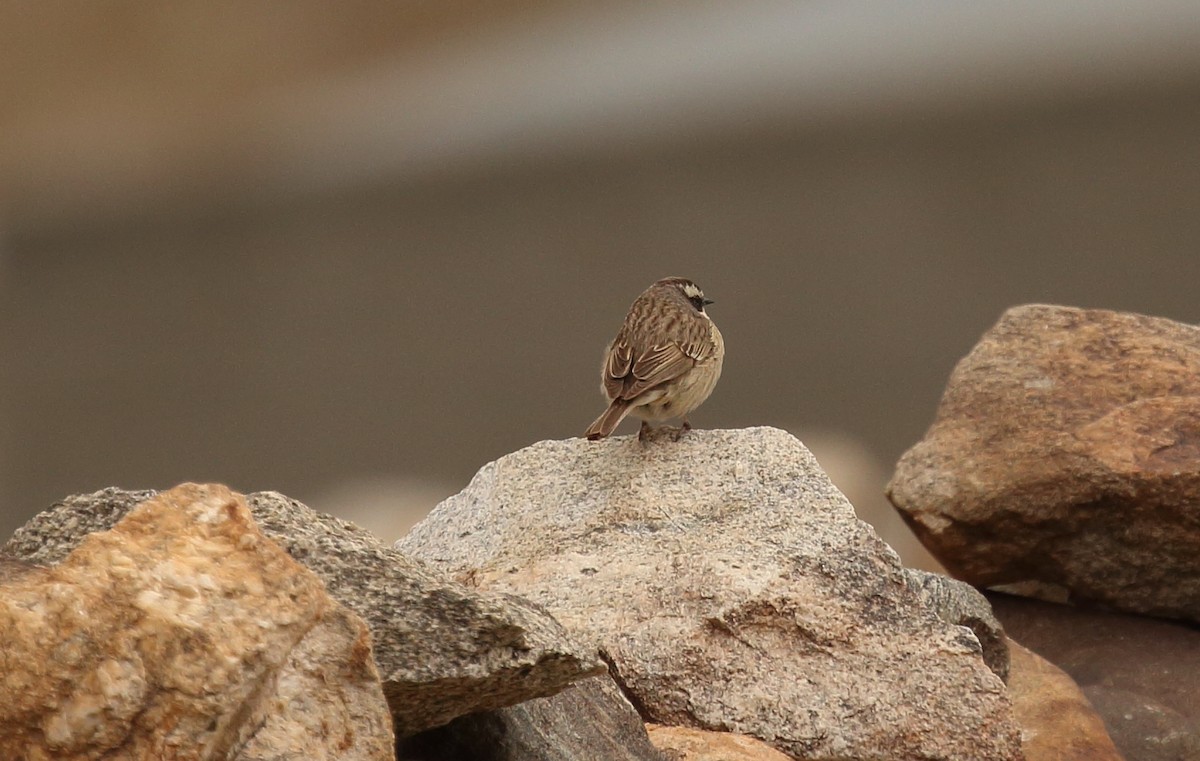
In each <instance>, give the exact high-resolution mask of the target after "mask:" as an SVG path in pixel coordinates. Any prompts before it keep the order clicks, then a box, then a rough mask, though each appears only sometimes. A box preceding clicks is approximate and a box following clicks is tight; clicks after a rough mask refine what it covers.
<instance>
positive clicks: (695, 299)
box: [688, 296, 712, 312]
mask: <svg viewBox="0 0 1200 761" xmlns="http://www.w3.org/2000/svg"><path fill="white" fill-rule="evenodd" d="M688 301H690V302H692V306H694V307H696V311H697V312H703V311H704V305H705V304H711V303H712V302H711V301H706V300H705V299H704V297H703V296H692V297H691V298H690V299H688Z"/></svg>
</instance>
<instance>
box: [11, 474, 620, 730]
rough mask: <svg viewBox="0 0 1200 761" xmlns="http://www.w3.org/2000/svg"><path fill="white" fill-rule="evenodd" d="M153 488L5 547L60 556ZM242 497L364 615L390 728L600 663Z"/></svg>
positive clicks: (507, 697)
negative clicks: (390, 713) (388, 709)
mask: <svg viewBox="0 0 1200 761" xmlns="http://www.w3.org/2000/svg"><path fill="white" fill-rule="evenodd" d="M153 496H154V492H153V491H126V490H123V489H116V488H109V489H103V490H101V491H98V492H95V493H93V494H79V495H75V496H73V497H69V498H67V499H65V500H63V501H62V502H60V503H58V504H56V505H54V506H53V507H51V508H50V509H48V510H45V511H43V512H41V513H39V514H38V515H37V516H35V517H34V518H32V519H31V520H30V521H29V522H28V523H26V524H25V525H24V526H22V527H21V528H20V529H18V530H17V532H16V533H15V534H14V535H13V537H12V538H11V539H10V540H9V541H8V543H7V544H5V545H4V547H3V552H5V553H7V554H9V555H12V556H15V557H20V558H22V559H23V560H26V561H32V562H35V563H42V564H48V563H54V562H57V561H59V560H61V559H62V558H63V557H65V556H66V555H67V554H68V553H69V552H71V551H72V550H73V549H74V548H75V547H77V546H78V545H79V543H80V542H81V541H83V540H84V538H85V537H86V536H88V535H89V534H91V533H94V532H97V531H104V530H106V529H108V528H110V527H112V525H113V524H115V523H116V522H117V521H118V520H120V519H121V517H122V516H124V515H126V514H127V513H129V512H130V511H131V510H134V509H135V507H136V505H138V504H139V503H141V502H142V501H144V500H146V499H150V498H151V497H153ZM246 502H247V504H248V505H249V508H250V514H251V516H252V517H253V519H254V521H256V522H257V524H258V526H260V527H261V529H262V531H263V533H264V534H265V535H266V536H267V537H269V538H270V539H271V540H273V541H274V542H277V543H278V544H279V545H280V547H282V548H283V549H284V550H285V551H286V552H287V553H288V554H289V555H291V557H292V558H293V559H295V560H296V561H298V562H299V563H301V564H303V565H304V567H306V568H308V569H309V570H311V571H312V572H313V573H315V574H316V575H317V577H318V578H320V579H321V580H322V581H324V582H325V586H326V589H328V591H329V594H330V595H331V596H332V597H333V598H334V599H335V600H337V601H338V602H340V603H342V604H343V605H345V606H346V607H347V608H349V609H350V610H352V611H353V612H355V613H357V614H358V615H360V616H362V618H363V619H364V620H365V621H366V622H367V625H368V627H370V630H371V639H372V652H373V657H374V660H375V663H376V665H377V666H378V668H379V671H380V673H381V676H382V679H383V690H384V695H386V696H387V699H388V703H389V704H390V706H391V709H392V720H393V722H394V727H395V730H396V734H397V735H400V736H406V735H409V734H414V733H416V732H420V731H422V730H424V729H429V728H431V727H436V726H440V725H442V724H445V723H446V722H448V721H450V720H451V719H453V718H455V717H457V716H462V715H464V714H468V713H473V712H478V711H486V710H491V709H495V708H502V707H504V706H510V705H513V704H516V703H520V702H522V701H525V700H530V699H533V698H536V697H542V696H546V695H553V694H554V693H556V692H558V691H559V690H562V689H563V688H565V687H567V686H568V685H570V684H571V683H572V682H574V681H576V680H578V679H581V678H584V677H588V676H592V675H595V674H598V673H602V672H603V671H604V665H603V663H601V662H600V660H599V659H598V658H597V657H596V654H595V650H594V649H588V648H581V647H579V646H578V644H576V643H575V642H573V641H572V640H571V639H570V637H568V636H567V634H566V632H565V631H564V630H563V627H562V626H560V625H559V624H558V622H557V621H555V620H554V619H553V618H552V617H551V616H549V615H548V614H547V613H546V612H545V611H543V610H541V609H539V608H537V607H536V606H534V605H531V604H530V603H528V602H527V601H525V600H521V599H519V598H516V597H513V596H511V595H504V594H496V593H492V592H485V591H482V590H479V589H475V588H473V587H471V586H468V585H464V584H460V583H456V582H455V581H454V580H452V579H450V578H448V577H446V576H445V575H443V574H441V573H438V572H437V571H435V570H434V569H432V568H430V567H429V566H428V565H426V564H425V563H422V562H420V561H418V560H414V559H413V558H410V557H406V556H405V555H403V554H401V553H399V552H396V551H395V550H393V549H392V548H390V547H385V546H383V545H382V543H381V542H380V541H379V540H378V539H377V538H376V537H374V536H373V535H371V534H370V533H369V532H367V531H364V530H363V529H361V528H359V527H358V526H355V525H354V524H352V523H348V522H346V521H342V520H338V519H337V518H334V517H332V516H329V515H325V514H323V513H319V512H317V511H315V510H312V509H310V508H309V507H307V506H306V505H304V504H301V503H300V502H298V501H296V500H294V499H290V498H288V497H287V496H285V495H283V494H279V493H278V492H257V493H254V494H249V495H247V496H246Z"/></svg>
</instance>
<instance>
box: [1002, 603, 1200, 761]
mask: <svg viewBox="0 0 1200 761" xmlns="http://www.w3.org/2000/svg"><path fill="white" fill-rule="evenodd" d="M988 599H989V600H990V601H991V603H992V607H993V608H994V610H995V611H996V616H997V617H998V618H999V619H1000V620H1001V621H1002V622H1003V623H1004V628H1005V630H1006V631H1008V633H1009V634H1010V635H1012V637H1013V638H1014V639H1016V640H1017V641H1018V642H1021V643H1023V644H1025V645H1026V646H1028V647H1029V648H1030V649H1031V650H1033V651H1034V652H1036V653H1038V654H1039V655H1041V656H1042V657H1043V658H1045V659H1046V660H1048V661H1050V662H1051V663H1053V664H1055V665H1056V666H1058V667H1059V668H1061V669H1062V670H1063V671H1065V672H1067V673H1068V674H1069V675H1070V676H1071V677H1072V678H1073V679H1074V680H1075V681H1076V682H1077V683H1078V684H1079V686H1080V688H1081V689H1082V690H1083V694H1084V695H1086V696H1087V699H1088V700H1089V701H1091V704H1092V706H1093V707H1094V708H1095V709H1096V712H1097V713H1099V714H1100V716H1101V718H1103V719H1104V723H1105V726H1107V727H1108V733H1109V735H1110V736H1111V737H1112V740H1113V742H1114V743H1115V744H1116V746H1117V748H1118V750H1120V752H1121V753H1122V754H1123V755H1124V757H1125V758H1126V759H1127V761H1200V631H1197V630H1196V628H1195V627H1194V626H1189V625H1186V624H1181V623H1177V622H1172V621H1163V620H1156V619H1151V618H1143V617H1140V616H1129V615H1122V614H1120V613H1104V612H1100V611H1093V610H1081V609H1079V608H1074V607H1071V606H1069V605H1055V604H1052V603H1046V602H1040V601H1038V600H1029V599H1025V598H1021V597H1012V596H1010V595H1004V594H997V593H989V594H988ZM1009 686H1010V687H1012V682H1011V680H1010V682H1009Z"/></svg>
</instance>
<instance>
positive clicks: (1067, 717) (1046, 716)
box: [1008, 641, 1124, 761]
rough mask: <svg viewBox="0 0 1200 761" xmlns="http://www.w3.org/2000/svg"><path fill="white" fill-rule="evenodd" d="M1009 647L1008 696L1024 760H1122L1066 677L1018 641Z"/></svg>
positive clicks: (1087, 704) (1101, 721)
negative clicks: (1018, 729)
mask: <svg viewBox="0 0 1200 761" xmlns="http://www.w3.org/2000/svg"><path fill="white" fill-rule="evenodd" d="M1009 648H1010V653H1011V656H1012V676H1011V677H1010V679H1009V682H1008V691H1009V694H1010V695H1011V696H1012V701H1013V712H1014V713H1015V714H1016V716H1017V723H1018V724H1020V725H1021V739H1022V743H1021V745H1022V748H1023V749H1024V751H1025V759H1026V761H1124V759H1123V757H1122V756H1121V754H1120V753H1118V752H1117V748H1116V746H1114V745H1113V742H1112V740H1111V739H1110V738H1109V736H1108V731H1107V730H1106V729H1105V728H1104V720H1103V719H1101V718H1100V716H1099V715H1098V714H1097V713H1096V711H1095V709H1093V708H1092V705H1091V704H1090V703H1089V702H1088V700H1087V698H1086V697H1084V694H1083V693H1082V692H1081V691H1080V689H1079V685H1077V684H1075V682H1074V680H1072V679H1071V677H1070V676H1068V675H1067V674H1066V673H1065V672H1064V671H1063V670H1062V669H1060V668H1058V667H1057V666H1055V665H1054V664H1052V663H1050V662H1049V661H1047V660H1046V659H1044V658H1042V657H1041V656H1039V655H1038V654H1037V653H1034V652H1032V651H1031V650H1029V649H1028V648H1025V647H1022V646H1021V645H1020V644H1019V643H1017V642H1012V641H1010V642H1009Z"/></svg>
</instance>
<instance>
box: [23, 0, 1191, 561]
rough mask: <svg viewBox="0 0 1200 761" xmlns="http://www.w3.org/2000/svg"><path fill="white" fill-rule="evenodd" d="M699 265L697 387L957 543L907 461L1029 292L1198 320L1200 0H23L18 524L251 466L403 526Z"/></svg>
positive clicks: (553, 430) (389, 532)
mask: <svg viewBox="0 0 1200 761" xmlns="http://www.w3.org/2000/svg"><path fill="white" fill-rule="evenodd" d="M669 274H680V275H687V276H690V277H692V278H694V279H696V280H697V281H699V282H700V283H701V284H702V286H703V287H704V288H705V290H706V292H707V293H708V294H709V296H710V297H711V298H713V299H715V300H716V302H717V303H716V304H715V305H714V306H713V307H712V309H711V313H712V315H713V316H714V318H715V319H716V321H717V322H718V324H719V325H720V326H721V329H722V331H723V333H724V335H725V337H726V342H727V345H728V356H727V361H726V370H725V374H724V376H723V378H722V381H721V384H720V386H719V387H718V389H717V391H716V393H715V394H714V396H713V397H712V399H711V400H710V401H709V402H708V403H707V404H706V405H705V406H704V407H703V408H702V409H701V410H700V411H699V412H697V413H696V414H695V415H694V416H693V423H694V424H695V425H697V426H699V427H736V426H750V425H774V426H779V427H783V428H786V429H788V430H790V431H792V432H793V433H795V434H796V435H797V436H799V437H800V438H801V439H803V440H804V441H805V442H806V443H808V444H809V446H810V447H811V448H812V449H813V450H814V452H815V453H816V454H817V457H818V459H820V460H821V461H822V463H823V464H825V466H826V467H827V469H828V470H829V471H830V473H831V474H832V476H833V478H834V480H835V482H836V483H838V485H839V486H841V487H842V488H843V490H844V491H846V492H847V494H848V495H849V496H850V497H851V499H852V500H853V501H854V502H855V504H856V506H857V507H858V508H859V510H860V513H861V514H862V515H863V516H864V518H866V519H867V520H870V521H871V522H872V523H874V524H875V525H876V526H877V527H878V528H879V529H880V531H881V532H882V533H883V534H884V536H885V538H887V539H888V540H889V541H891V542H892V543H893V545H894V546H896V547H897V548H898V549H899V550H900V551H901V553H902V554H903V555H904V556H905V558H906V559H907V560H908V561H909V562H911V563H917V564H927V563H928V562H929V561H928V560H927V559H925V558H924V557H923V556H922V555H921V553H920V552H919V550H918V549H917V548H916V547H915V546H914V544H913V542H912V540H911V538H909V537H907V536H906V534H905V532H904V529H903V527H902V526H901V525H900V524H899V522H898V521H897V520H896V518H895V517H894V516H893V515H892V514H891V512H890V511H889V509H888V508H887V506H886V503H885V501H884V500H883V497H882V491H883V487H884V484H885V483H886V481H887V478H888V476H889V474H890V471H891V466H892V464H893V463H894V462H895V459H896V458H897V457H898V456H899V454H900V453H901V452H902V451H903V450H904V449H905V448H906V447H908V446H909V445H911V444H912V443H914V442H915V441H916V440H917V439H918V438H919V437H920V436H921V434H922V433H923V431H924V429H925V427H926V426H927V425H928V423H929V422H930V420H931V417H932V414H933V411H934V409H935V407H936V404H937V400H938V397H939V395H940V393H941V390H942V388H943V385H944V383H945V380H946V376H947V374H948V373H949V372H950V370H951V368H952V367H953V365H954V363H955V362H956V361H957V360H958V358H960V357H961V356H962V355H963V354H964V353H965V352H966V351H967V350H969V348H970V347H971V345H972V344H973V343H974V341H975V340H976V338H977V337H978V336H979V335H980V333H982V332H983V331H984V330H985V329H986V328H987V327H988V326H989V325H990V324H992V322H994V321H995V319H996V318H997V317H998V316H999V314H1000V312H1001V311H1002V310H1003V309H1005V308H1006V307H1008V306H1011V305H1014V304H1018V303H1025V302H1056V303H1064V304H1073V305H1079V306H1089V307H1108V308H1113V309H1123V310H1135V311H1141V312H1146V313H1151V314H1156V315H1162V316H1166V317H1170V318H1173V319H1176V320H1182V321H1187V322H1195V321H1197V320H1200V304H1198V303H1197V298H1196V284H1197V283H1198V282H1200V3H1196V2H1194V0H1186V1H1185V0H1177V1H1174V2H1171V1H1169V0H1142V2H1139V3H1128V2H1118V1H1117V0H1092V1H1084V2H1075V3H1042V2H1031V1H1025V0H1017V1H1016V2H1006V3H961V2H958V0H915V1H911V2H883V1H882V0H877V1H875V2H854V1H853V0H843V1H842V2H837V3H823V2H800V3H797V2H764V1H762V0H752V1H751V2H744V3H688V4H684V3H633V2H615V3H608V4H605V5H604V6H603V7H594V6H593V5H592V4H584V3H561V2H559V3H555V2H548V1H542V0H507V1H506V0H498V1H497V2H490V3H486V4H479V5H471V4H464V3H450V2H446V3H394V4H385V3H364V2H346V3H315V2H262V3H253V4H245V3H242V4H233V3H226V4H223V3H186V4H167V3H149V2H146V3H141V2H121V1H120V0H117V1H114V2H109V3H103V4H82V3H66V2H47V3H35V2H13V3H6V4H3V5H0V320H2V325H3V328H2V335H0V341H2V344H0V349H2V351H3V355H2V359H0V536H7V535H8V533H9V532H11V531H12V530H13V529H14V528H15V527H16V526H18V525H20V523H21V522H22V521H23V520H25V519H26V518H27V517H28V516H30V515H31V514H33V513H34V512H36V511H38V510H39V509H41V508H43V507H45V506H47V505H49V504H50V503H51V502H53V501H55V500H56V499H59V498H61V497H63V496H65V495H67V494H69V493H74V492H81V491H91V490H94V489H97V488H100V487H103V486H108V485H119V486H124V487H167V486H170V485H173V484H174V483H177V482H179V481H183V480H217V481H223V482H226V483H229V484H231V485H232V486H234V487H235V488H238V489H242V490H262V489H277V490H279V491H283V492H285V493H287V494H289V495H291V496H294V497H297V498H299V499H301V500H303V501H305V502H307V503H308V504H310V505H312V506H313V507H315V508H317V509H320V510H324V511H328V512H332V513H335V514H339V515H343V516H346V517H350V518H353V519H355V520H357V521H359V522H361V523H362V524H364V525H366V526H368V527H370V528H372V530H374V531H376V532H378V533H379V534H381V535H382V536H383V537H384V538H385V539H389V540H390V539H393V538H395V537H396V536H398V535H399V534H400V533H402V532H403V531H404V530H405V528H406V527H407V526H408V525H410V524H411V523H412V522H413V521H414V520H416V519H418V518H419V517H420V515H422V514H423V513H424V512H425V511H427V510H428V509H429V508H430V507H432V506H433V505H434V504H435V503H436V502H437V501H438V500H439V499H441V498H443V497H445V496H447V495H449V494H451V493H453V492H455V491H457V490H458V489H460V488H461V487H462V486H463V485H464V484H465V483H466V481H467V480H468V479H469V478H470V476H471V475H472V474H473V473H474V472H475V471H476V470H477V469H478V468H479V467H480V466H481V465H483V464H484V463H486V462H487V461H489V460H491V459H494V458H496V457H498V456H501V455H503V454H504V453H506V452H509V451H512V450H514V449H517V448H519V447H521V446H524V445H526V444H529V443H531V442H534V441H537V440H539V439H544V438H559V437H567V436H574V435H578V434H579V433H580V432H581V431H582V430H583V428H584V427H585V426H586V425H587V424H588V422H590V421H591V419H592V418H593V417H594V416H595V415H596V414H597V413H598V412H599V410H600V409H601V407H602V401H601V399H600V396H599V392H598V388H597V387H598V378H597V375H598V367H599V361H600V354H601V351H602V349H603V347H604V344H605V342H606V341H607V340H608V339H609V338H610V337H611V335H612V333H613V332H614V331H615V330H616V328H617V326H618V325H619V323H620V320H621V318H622V316H623V314H624V310H625V309H626V307H627V306H628V304H629V302H630V301H631V300H632V299H633V297H634V296H635V295H636V294H637V293H638V292H639V291H640V290H641V289H642V288H643V287H644V286H645V285H646V284H648V283H649V282H650V281H652V280H654V279H655V278H658V277H661V276H664V275H669ZM630 428H631V429H632V426H630Z"/></svg>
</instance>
